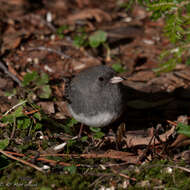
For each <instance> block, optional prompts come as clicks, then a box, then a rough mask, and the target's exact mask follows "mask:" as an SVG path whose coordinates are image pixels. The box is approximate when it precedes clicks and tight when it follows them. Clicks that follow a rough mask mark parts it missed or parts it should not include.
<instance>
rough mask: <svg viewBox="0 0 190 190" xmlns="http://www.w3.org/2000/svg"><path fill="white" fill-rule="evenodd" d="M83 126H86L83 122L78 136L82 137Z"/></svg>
mask: <svg viewBox="0 0 190 190" xmlns="http://www.w3.org/2000/svg"><path fill="white" fill-rule="evenodd" d="M83 126H84V125H83V124H82V123H81V126H80V130H79V134H78V138H81V134H82V130H83Z"/></svg>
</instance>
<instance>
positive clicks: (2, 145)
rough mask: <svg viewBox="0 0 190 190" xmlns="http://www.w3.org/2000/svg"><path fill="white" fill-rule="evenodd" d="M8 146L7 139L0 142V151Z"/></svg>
mask: <svg viewBox="0 0 190 190" xmlns="http://www.w3.org/2000/svg"><path fill="white" fill-rule="evenodd" d="M8 145H9V139H4V140H0V149H1V150H4V149H5V148H6V147H7V146H8Z"/></svg>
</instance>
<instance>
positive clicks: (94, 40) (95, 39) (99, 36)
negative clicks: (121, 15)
mask: <svg viewBox="0 0 190 190" xmlns="http://www.w3.org/2000/svg"><path fill="white" fill-rule="evenodd" d="M106 40H107V33H106V32H104V31H102V30H98V31H96V32H94V33H93V34H92V35H91V36H90V37H89V45H90V47H92V48H97V47H98V46H100V45H101V44H104V43H105V42H106Z"/></svg>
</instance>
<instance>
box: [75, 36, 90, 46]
mask: <svg viewBox="0 0 190 190" xmlns="http://www.w3.org/2000/svg"><path fill="white" fill-rule="evenodd" d="M73 44H74V45H75V46H76V47H82V46H84V47H85V46H86V45H87V44H88V43H87V35H86V33H82V34H78V35H76V36H75V37H74V40H73Z"/></svg>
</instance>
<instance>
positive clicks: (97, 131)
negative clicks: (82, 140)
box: [90, 127, 105, 139]
mask: <svg viewBox="0 0 190 190" xmlns="http://www.w3.org/2000/svg"><path fill="white" fill-rule="evenodd" d="M90 130H91V131H92V132H93V134H92V135H93V137H94V138H95V139H101V138H102V137H104V136H105V133H103V132H102V131H101V128H98V127H90Z"/></svg>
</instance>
